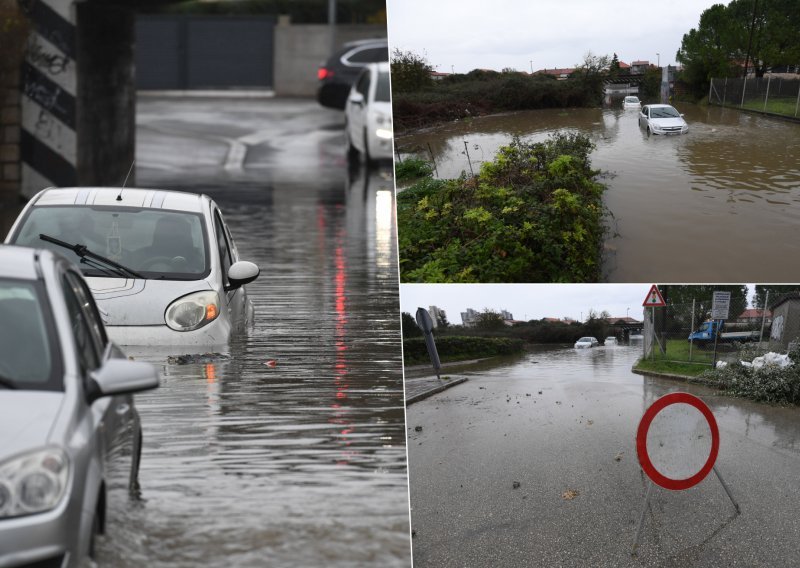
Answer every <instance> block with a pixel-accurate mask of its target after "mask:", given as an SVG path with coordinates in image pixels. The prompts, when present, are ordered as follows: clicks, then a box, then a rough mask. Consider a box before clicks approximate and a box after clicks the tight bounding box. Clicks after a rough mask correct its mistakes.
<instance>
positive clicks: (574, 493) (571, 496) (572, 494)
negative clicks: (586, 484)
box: [561, 489, 581, 501]
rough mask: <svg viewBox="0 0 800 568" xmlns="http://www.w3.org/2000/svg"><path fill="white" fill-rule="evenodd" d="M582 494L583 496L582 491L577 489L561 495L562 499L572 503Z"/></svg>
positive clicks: (568, 490)
mask: <svg viewBox="0 0 800 568" xmlns="http://www.w3.org/2000/svg"><path fill="white" fill-rule="evenodd" d="M580 494H581V493H580V491H578V490H577V489H567V490H566V491H564V493H562V494H561V498H562V499H566V500H567V501H572V500H573V499H575V497H577V496H578V495H580Z"/></svg>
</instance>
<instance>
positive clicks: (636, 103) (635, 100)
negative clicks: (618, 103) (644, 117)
mask: <svg viewBox="0 0 800 568" xmlns="http://www.w3.org/2000/svg"><path fill="white" fill-rule="evenodd" d="M641 107H642V102H641V101H640V100H639V97H634V96H627V97H625V100H623V101H622V108H641Z"/></svg>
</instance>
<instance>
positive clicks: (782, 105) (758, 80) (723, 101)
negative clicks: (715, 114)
mask: <svg viewBox="0 0 800 568" xmlns="http://www.w3.org/2000/svg"><path fill="white" fill-rule="evenodd" d="M708 102H709V103H711V104H717V105H721V106H730V107H737V108H743V109H748V110H755V111H759V112H764V113H769V114H779V115H783V116H790V117H793V118H797V117H798V116H800V77H792V78H787V77H786V76H784V75H776V76H774V77H773V76H772V75H770V76H768V77H752V78H751V77H746V78H739V79H731V78H724V79H711V86H710V87H709V89H708Z"/></svg>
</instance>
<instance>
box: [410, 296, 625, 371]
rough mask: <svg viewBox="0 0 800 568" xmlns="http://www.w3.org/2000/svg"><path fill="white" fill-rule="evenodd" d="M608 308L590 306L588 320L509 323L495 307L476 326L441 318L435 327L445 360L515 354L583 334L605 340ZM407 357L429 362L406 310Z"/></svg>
mask: <svg viewBox="0 0 800 568" xmlns="http://www.w3.org/2000/svg"><path fill="white" fill-rule="evenodd" d="M608 317H609V315H608V313H606V312H595V311H593V310H590V312H589V314H588V318H587V321H586V322H565V321H555V322H554V321H547V320H531V321H528V322H518V323H515V324H514V325H513V326H509V325H506V324H505V323H504V321H503V318H502V316H501V315H500V314H499V313H498V312H495V311H494V310H491V309H488V308H487V309H485V310H483V312H481V313H480V314H478V317H477V320H476V322H475V325H474V326H473V327H464V326H461V325H451V324H450V323H449V322H448V321H447V320H446V319H445V320H439V321H438V322H437V324H438V327H437V328H436V330H435V331H434V337H435V339H436V349H437V351H438V352H439V358H440V359H441V360H442V361H443V362H452V361H465V360H470V359H481V358H485V357H494V356H499V355H511V354H514V353H519V352H521V351H523V350H524V349H525V348H526V347H529V346H532V345H541V344H557V345H569V346H572V344H573V343H574V342H575V341H576V340H577V339H578V338H580V337H584V336H587V335H588V336H593V337H596V338H598V339H599V340H600V341H602V340H603V339H604V338H605V337H607V336H608V335H609V333H610V329H611V326H610V325H609V323H608V321H607V318H608ZM402 322H403V360H404V361H405V362H406V364H422V363H428V362H429V359H428V352H427V350H426V348H425V342H424V340H423V338H422V331H421V330H420V329H419V327H417V324H416V322H415V321H414V317H413V316H412V315H411V314H409V313H407V312H403V314H402Z"/></svg>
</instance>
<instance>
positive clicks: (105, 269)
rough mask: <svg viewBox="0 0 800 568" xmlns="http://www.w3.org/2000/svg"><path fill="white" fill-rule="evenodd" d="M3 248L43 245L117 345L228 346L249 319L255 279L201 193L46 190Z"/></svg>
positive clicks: (255, 271) (17, 223) (251, 267)
mask: <svg viewBox="0 0 800 568" xmlns="http://www.w3.org/2000/svg"><path fill="white" fill-rule="evenodd" d="M6 243H11V244H19V245H26V246H32V247H46V248H49V249H51V250H55V251H58V252H60V253H62V254H64V255H65V256H67V258H69V259H70V260H72V261H73V262H74V263H75V264H77V265H78V266H80V269H81V271H82V272H83V275H84V276H85V277H86V279H87V281H88V283H89V287H90V288H91V290H92V294H93V295H94V298H95V300H96V301H97V305H98V308H99V310H100V314H101V316H102V318H103V323H104V324H105V325H106V327H107V329H108V334H109V336H110V337H111V338H112V339H113V340H114V341H115V342H116V343H118V344H120V345H163V346H169V345H203V346H211V345H225V344H227V342H228V340H229V338H230V336H231V335H232V334H233V333H235V332H237V331H243V330H244V329H245V328H246V327H247V326H248V325H249V323H250V322H252V318H253V307H252V303H251V302H250V300H249V299H248V297H247V292H246V291H245V289H244V287H243V285H244V284H247V283H248V282H252V281H253V280H255V279H256V278H257V277H258V274H259V269H258V267H257V266H256V265H255V264H253V263H252V262H247V261H243V260H240V259H239V253H238V252H237V250H236V245H235V244H234V242H233V238H232V237H231V234H230V231H229V230H228V228H227V226H226V225H225V222H224V220H223V218H222V214H221V213H220V211H219V208H218V207H217V205H216V204H215V203H214V201H213V200H211V198H209V197H208V196H206V195H198V194H194V193H184V192H178V191H159V190H149V189H132V188H125V189H122V190H120V189H118V188H94V187H84V188H64V189H46V190H43V191H41V192H39V193H38V194H36V196H34V197H33V199H31V200H30V202H29V203H28V204H27V205H26V207H25V208H24V209H23V210H22V212H21V213H20V215H19V217H18V219H17V220H16V221H15V223H14V225H13V226H12V227H11V231H10V232H9V234H8V236H7V237H6Z"/></svg>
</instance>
